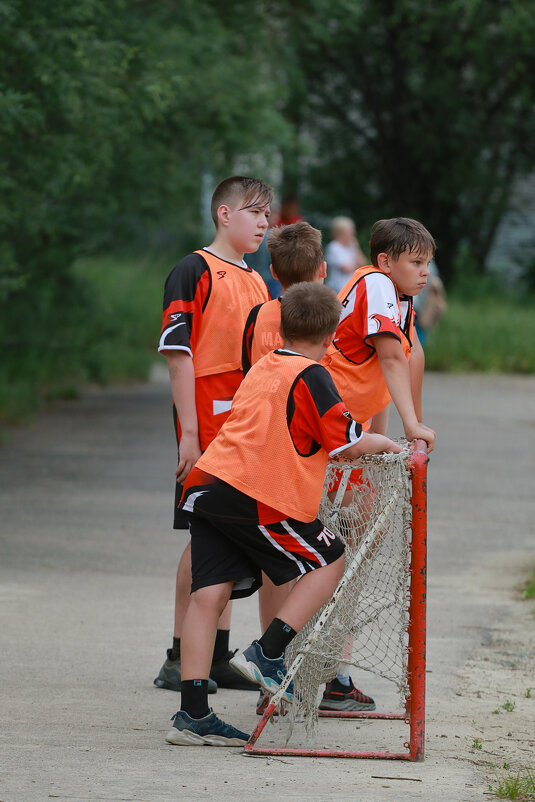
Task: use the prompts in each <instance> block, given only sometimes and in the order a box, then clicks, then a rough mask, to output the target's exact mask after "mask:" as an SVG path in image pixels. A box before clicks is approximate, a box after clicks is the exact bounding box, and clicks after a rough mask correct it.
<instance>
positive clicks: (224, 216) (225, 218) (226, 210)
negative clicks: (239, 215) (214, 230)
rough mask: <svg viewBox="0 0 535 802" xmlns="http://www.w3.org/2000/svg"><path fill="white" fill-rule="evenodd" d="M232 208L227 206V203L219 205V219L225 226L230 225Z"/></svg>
mask: <svg viewBox="0 0 535 802" xmlns="http://www.w3.org/2000/svg"><path fill="white" fill-rule="evenodd" d="M231 211H232V209H231V208H230V206H226V204H224V203H222V204H221V206H218V207H217V219H218V220H219V222H220V224H221V225H223V226H228V224H229V221H230V213H231Z"/></svg>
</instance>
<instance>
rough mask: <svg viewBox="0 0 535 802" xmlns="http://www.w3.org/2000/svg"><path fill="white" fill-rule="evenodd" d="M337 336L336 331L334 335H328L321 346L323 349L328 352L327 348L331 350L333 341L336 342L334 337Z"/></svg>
mask: <svg viewBox="0 0 535 802" xmlns="http://www.w3.org/2000/svg"><path fill="white" fill-rule="evenodd" d="M335 334H336V332H335V331H333V333H332V334H328V335H327V336H326V337H325V339H324V340H323V342H322V344H321V345H322V347H323V348H325V350H327V348H329V346H330V345H331V343H332V341H333V340H334V335H335Z"/></svg>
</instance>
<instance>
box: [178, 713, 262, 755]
mask: <svg viewBox="0 0 535 802" xmlns="http://www.w3.org/2000/svg"><path fill="white" fill-rule="evenodd" d="M171 721H172V722H173V727H172V729H171V730H169V732H168V733H167V735H166V737H165V740H166V741H167V743H169V744H174V745H175V746H204V745H205V744H206V745H208V746H245V744H246V743H247V741H248V740H249V736H248V735H247V733H245V732H241V730H237V729H236V727H233V726H232V725H231V724H225V722H224V721H221V719H219V718H218V717H217V716H216V714H215V713H214V711H213V710H212V708H210V712H209V713H208V715H207V716H204V718H191V716H188V714H187V713H186V712H185V711H184V710H179V711H178V713H175V715H174V716H173V718H172V719H171Z"/></svg>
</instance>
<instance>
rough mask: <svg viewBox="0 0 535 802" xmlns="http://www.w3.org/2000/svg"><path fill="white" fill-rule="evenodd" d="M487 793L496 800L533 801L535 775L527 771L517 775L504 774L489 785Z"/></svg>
mask: <svg viewBox="0 0 535 802" xmlns="http://www.w3.org/2000/svg"><path fill="white" fill-rule="evenodd" d="M489 791H490V792H491V793H493V794H494V795H495V796H496V797H497V798H498V799H516V800H517V802H528V800H530V799H535V774H534V773H533V772H532V771H530V770H529V769H528V770H527V771H526V772H518V773H517V774H504V775H503V776H502V777H500V778H499V779H498V781H497V784H496V785H494V786H493V785H491V786H490V787H489Z"/></svg>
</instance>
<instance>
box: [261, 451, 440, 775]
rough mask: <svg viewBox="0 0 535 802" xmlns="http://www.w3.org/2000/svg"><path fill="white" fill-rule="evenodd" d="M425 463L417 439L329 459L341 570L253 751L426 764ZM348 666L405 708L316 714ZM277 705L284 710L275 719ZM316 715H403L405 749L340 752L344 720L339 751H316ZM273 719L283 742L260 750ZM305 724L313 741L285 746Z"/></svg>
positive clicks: (329, 495) (289, 657) (328, 501)
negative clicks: (390, 449)
mask: <svg viewBox="0 0 535 802" xmlns="http://www.w3.org/2000/svg"><path fill="white" fill-rule="evenodd" d="M427 463H428V457H427V453H426V444H425V442H424V441H421V440H417V441H415V442H414V443H412V444H411V446H410V448H409V446H408V445H405V447H404V449H403V452H402V453H401V454H399V455H393V454H384V455H366V456H364V457H363V458H361V459H360V460H358V461H356V462H354V463H330V464H329V467H328V469H327V475H326V482H325V488H324V493H323V497H322V504H321V506H320V513H319V517H320V518H321V519H322V521H323V522H324V524H325V525H326V526H327V528H329V529H332V530H333V531H334V532H336V533H337V534H338V535H340V536H341V537H342V538H343V539H344V541H345V543H346V567H345V571H344V575H343V576H342V579H341V580H340V582H339V584H338V586H337V587H336V589H335V591H334V593H333V596H332V597H331V599H330V600H329V601H328V602H327V603H326V604H325V605H324V606H323V608H322V609H321V610H320V611H319V613H317V614H316V616H314V617H313V618H312V619H311V621H310V622H309V623H308V624H307V625H306V626H305V627H304V629H303V630H301V632H300V633H298V635H297V637H296V638H295V639H294V641H293V642H292V644H290V647H289V648H288V650H287V653H286V663H287V666H286V667H287V675H286V677H285V679H284V681H283V683H282V684H281V686H280V688H279V690H278V691H277V693H276V694H275V695H274V696H273V697H272V698H271V699H270V703H269V704H268V706H267V708H266V710H265V712H264V714H263V716H262V717H261V719H260V720H259V722H258V725H257V727H256V728H255V730H254V732H253V733H252V735H251V737H250V739H249V741H248V743H247V745H246V746H245V753H246V754H252V755H288V756H296V757H297V756H310V757H346V758H349V757H353V758H389V759H398V760H410V761H420V760H423V758H424V736H425V644H426V536H427ZM348 497H349V498H350V503H349V504H347V501H348ZM342 499H344V503H343V504H342ZM341 662H342V663H346V664H351V665H352V666H354V667H356V668H357V669H358V670H359V671H361V670H362V671H364V672H369V675H375V676H377V677H379V678H381V681H386V682H388V683H393V685H394V687H395V688H396V690H397V692H398V696H399V700H400V701H399V705H398V706H399V707H400V709H399V710H396V711H390V712H388V711H385V712H375V711H372V712H360V711H331V710H329V711H322V710H320V711H319V712H318V709H317V696H318V692H319V688H320V687H321V686H322V683H324V682H326V681H330V680H332V679H334V677H335V676H336V673H337V669H338V665H339V663H341ZM292 681H293V682H294V687H295V693H294V702H293V703H292V705H289V706H288V709H286V710H285V709H284V707H285V703H284V702H283V701H281V700H282V697H283V694H284V691H285V690H286V688H287V687H288V685H289V684H290V682H292ZM379 703H380V700H379ZM279 709H280V712H286V713H287V715H284V716H283V715H280V716H275V715H274V714H275V711H278V710H279ZM318 717H319V718H320V719H327V720H329V719H343V720H347V719H370V720H371V719H374V720H379V721H382V722H387V723H389V722H391V721H395V720H396V719H399V720H400V721H401V722H402V723H401V724H399V725H396V726H403V723H404V724H405V725H407V726H408V728H409V737H408V739H407V740H405V741H404V742H403V750H404V751H403V750H401V749H397V750H396V749H391V748H388V747H387V748H384V747H383V748H378V749H367V750H360V751H359V750H357V749H355V748H353V747H354V745H353V743H351V744H350V746H349V748H342V747H341V746H340V745H339V741H340V740H342V738H341V730H342V729H343V728H344V727H348V726H349V725H348V724H344V721H340V722H338V723H336V727H337V728H340V729H339V730H338V729H337V730H336V734H333V733H332V732H331V737H332V738H334V744H333V747H332V748H330V746H327V747H323V748H318V747H316V745H315V744H311V741H313V740H314V739H316V740H317V736H318V733H320V734H322V737H323V739H324V740H325V739H326V738H325V736H324V735H323V733H322V726H323V725H322V723H321V721H320V722H318ZM268 721H271V723H275V722H277V726H276V727H273V728H270V730H271V733H272V736H271V738H270V740H271V741H273V740H275V742H276V743H275V744H273V743H270V744H269V745H267V746H258V745H257V742H258V740H259V738H260V735H261V733H262V732H263V731H264V728H265V726H266V724H267V723H268ZM302 722H304V724H305V728H306V741H307V742H306V744H304V745H298V746H290V745H288V743H289V741H290V740H291V739H292V736H293V734H294V729H296V728H297V725H299V724H300V723H302ZM366 726H368V725H366ZM273 732H275V735H273ZM349 736H350V737H351V738H352V735H351V732H349ZM389 736H390V733H387V734H386V737H387V738H388V737H389ZM366 738H367V739H368V734H367V735H366ZM383 739H384V736H383Z"/></svg>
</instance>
